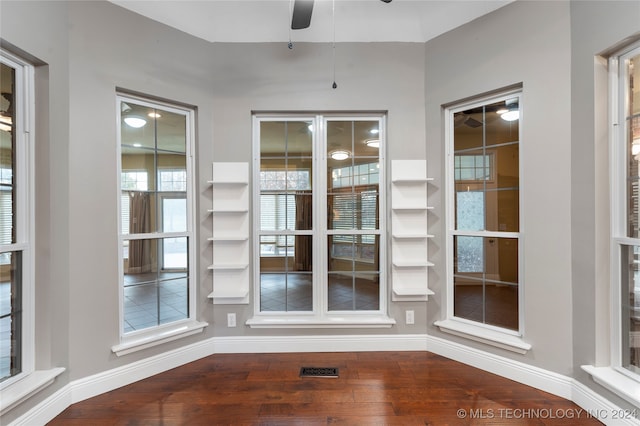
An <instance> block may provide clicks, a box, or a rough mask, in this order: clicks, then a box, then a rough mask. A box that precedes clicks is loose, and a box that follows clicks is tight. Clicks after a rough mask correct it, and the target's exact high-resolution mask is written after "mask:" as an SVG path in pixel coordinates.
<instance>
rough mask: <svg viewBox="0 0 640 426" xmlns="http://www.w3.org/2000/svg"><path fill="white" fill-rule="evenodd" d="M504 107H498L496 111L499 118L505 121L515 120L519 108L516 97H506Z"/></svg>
mask: <svg viewBox="0 0 640 426" xmlns="http://www.w3.org/2000/svg"><path fill="white" fill-rule="evenodd" d="M504 104H505V107H504V108H500V109H499V110H498V111H496V113H498V114H500V118H502V119H503V120H505V121H515V120H517V119H519V118H520V108H519V105H518V98H513V99H507V100H506V101H504Z"/></svg>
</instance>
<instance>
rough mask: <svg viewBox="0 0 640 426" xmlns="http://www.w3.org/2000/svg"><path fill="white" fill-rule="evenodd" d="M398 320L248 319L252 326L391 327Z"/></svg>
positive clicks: (372, 317)
mask: <svg viewBox="0 0 640 426" xmlns="http://www.w3.org/2000/svg"><path fill="white" fill-rule="evenodd" d="M395 323H396V320H394V319H393V318H389V317H388V316H386V315H363V316H357V317H355V316H349V317H346V316H342V317H329V318H318V317H314V316H309V317H301V316H291V317H283V316H277V317H276V316H255V317H253V318H251V319H249V320H247V322H246V324H247V325H248V326H249V327H251V328H391V326H393V325H394V324H395Z"/></svg>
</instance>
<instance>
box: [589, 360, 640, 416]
mask: <svg viewBox="0 0 640 426" xmlns="http://www.w3.org/2000/svg"><path fill="white" fill-rule="evenodd" d="M581 368H582V369H583V370H584V371H586V372H587V373H589V374H590V375H591V377H592V378H593V380H594V381H595V382H596V383H598V384H600V385H602V386H604V387H605V388H607V389H608V390H610V391H611V392H613V393H615V394H616V395H618V396H620V397H621V398H624V399H625V400H627V401H629V402H630V403H632V404H633V405H635V406H637V407H638V406H640V382H637V381H635V380H633V379H632V378H631V377H629V376H627V375H625V374H623V373H621V372H619V371H617V370H616V369H615V368H612V367H594V366H593V365H583V366H582V367H581Z"/></svg>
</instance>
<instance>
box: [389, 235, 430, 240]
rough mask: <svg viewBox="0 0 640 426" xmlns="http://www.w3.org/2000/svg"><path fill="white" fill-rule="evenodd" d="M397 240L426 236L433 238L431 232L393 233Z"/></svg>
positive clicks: (417, 238)
mask: <svg viewBox="0 0 640 426" xmlns="http://www.w3.org/2000/svg"><path fill="white" fill-rule="evenodd" d="M393 238H395V239H396V240H422V239H424V238H433V235H431V234H393Z"/></svg>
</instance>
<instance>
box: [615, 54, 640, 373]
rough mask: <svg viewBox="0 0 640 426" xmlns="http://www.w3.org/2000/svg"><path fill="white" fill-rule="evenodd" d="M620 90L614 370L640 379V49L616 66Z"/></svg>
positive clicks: (617, 103)
mask: <svg viewBox="0 0 640 426" xmlns="http://www.w3.org/2000/svg"><path fill="white" fill-rule="evenodd" d="M610 69H611V73H613V76H612V77H613V80H614V81H616V82H617V86H618V87H617V89H618V90H613V91H612V94H611V95H612V98H613V99H612V106H613V107H614V108H615V110H617V111H616V113H615V114H613V116H614V117H615V118H614V120H615V122H614V123H613V124H614V127H613V128H614V129H616V128H617V129H618V131H614V135H613V138H612V143H613V145H614V146H613V152H614V155H613V157H614V160H613V161H614V163H612V167H611V170H612V172H613V176H612V180H613V182H614V196H613V197H611V199H612V200H613V206H612V218H613V230H612V237H613V242H612V248H613V251H614V253H613V256H612V258H613V265H612V270H613V271H617V273H616V274H615V276H616V277H619V282H617V283H614V284H613V285H614V286H615V287H616V289H615V291H614V293H615V294H616V297H615V298H614V300H613V302H612V311H613V312H615V313H616V316H617V318H618V321H615V322H614V324H615V325H614V327H613V333H614V345H613V346H614V347H615V351H614V354H613V357H612V360H613V363H614V366H615V367H616V368H618V369H619V370H620V371H622V372H624V373H626V374H632V375H635V376H636V378H637V379H640V376H639V375H640V220H639V219H640V203H639V200H640V193H639V188H640V167H639V166H640V90H638V84H639V83H640V46H636V47H635V48H634V49H631V50H628V51H627V52H625V53H623V54H621V55H619V56H616V57H613V58H611V60H610Z"/></svg>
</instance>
